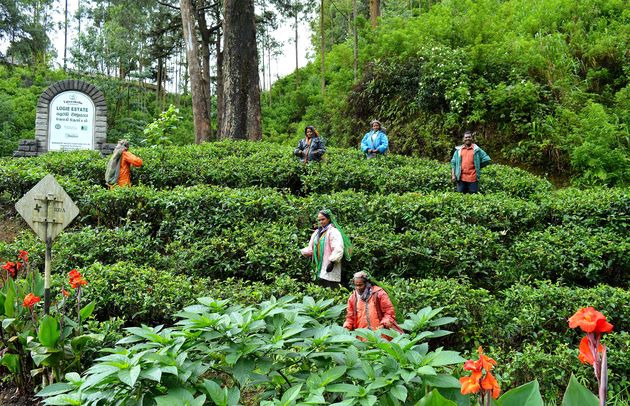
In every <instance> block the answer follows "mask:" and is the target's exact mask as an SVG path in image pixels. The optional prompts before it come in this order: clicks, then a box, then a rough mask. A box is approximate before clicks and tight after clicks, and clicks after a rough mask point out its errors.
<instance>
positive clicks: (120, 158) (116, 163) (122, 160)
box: [105, 140, 142, 188]
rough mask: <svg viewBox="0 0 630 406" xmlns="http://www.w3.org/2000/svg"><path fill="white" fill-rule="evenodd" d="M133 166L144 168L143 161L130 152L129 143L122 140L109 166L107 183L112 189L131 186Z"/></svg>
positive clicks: (106, 176) (106, 172)
mask: <svg viewBox="0 0 630 406" xmlns="http://www.w3.org/2000/svg"><path fill="white" fill-rule="evenodd" d="M131 166H135V167H139V166H142V159H140V158H138V157H137V156H135V155H134V154H132V153H131V152H129V141H127V140H120V141H118V145H116V149H114V153H113V154H112V157H111V159H110V160H109V163H108V164H107V170H106V171H105V182H107V184H108V185H109V187H110V188H111V187H114V186H116V185H118V186H131Z"/></svg>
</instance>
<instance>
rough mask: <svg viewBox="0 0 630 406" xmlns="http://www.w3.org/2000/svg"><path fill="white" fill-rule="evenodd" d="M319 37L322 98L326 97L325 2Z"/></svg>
mask: <svg viewBox="0 0 630 406" xmlns="http://www.w3.org/2000/svg"><path fill="white" fill-rule="evenodd" d="M319 35H320V40H321V44H320V47H321V50H320V52H321V54H320V55H321V59H322V96H325V95H326V29H325V27H324V0H321V1H320V3H319Z"/></svg>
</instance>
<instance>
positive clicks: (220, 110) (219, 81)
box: [214, 7, 225, 138]
mask: <svg viewBox="0 0 630 406" xmlns="http://www.w3.org/2000/svg"><path fill="white" fill-rule="evenodd" d="M214 10H215V11H214V12H215V14H214V17H215V20H216V21H217V23H218V22H219V21H221V13H220V11H219V7H215V8H214ZM214 49H215V52H216V53H217V132H220V131H221V128H222V127H223V112H224V111H225V105H224V103H223V51H222V50H221V30H218V31H217V36H216V40H215V42H214ZM220 137H221V134H217V138H220Z"/></svg>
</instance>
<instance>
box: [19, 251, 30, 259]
mask: <svg viewBox="0 0 630 406" xmlns="http://www.w3.org/2000/svg"><path fill="white" fill-rule="evenodd" d="M18 258H19V259H21V260H22V261H24V262H28V251H20V253H19V254H18Z"/></svg>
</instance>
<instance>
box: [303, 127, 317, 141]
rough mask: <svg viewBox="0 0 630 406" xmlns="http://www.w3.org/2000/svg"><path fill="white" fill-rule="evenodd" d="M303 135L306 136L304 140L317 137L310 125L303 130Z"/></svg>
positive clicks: (315, 131)
mask: <svg viewBox="0 0 630 406" xmlns="http://www.w3.org/2000/svg"><path fill="white" fill-rule="evenodd" d="M304 135H306V138H312V137H319V134H318V133H317V130H316V129H315V127H313V126H312V125H309V126H307V127H306V128H305V129H304Z"/></svg>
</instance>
